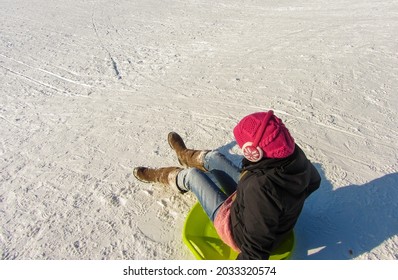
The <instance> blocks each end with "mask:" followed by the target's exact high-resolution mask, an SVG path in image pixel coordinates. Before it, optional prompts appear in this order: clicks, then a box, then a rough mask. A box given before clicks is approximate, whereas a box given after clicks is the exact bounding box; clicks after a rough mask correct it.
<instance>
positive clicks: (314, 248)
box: [292, 164, 398, 260]
mask: <svg viewBox="0 0 398 280" xmlns="http://www.w3.org/2000/svg"><path fill="white" fill-rule="evenodd" d="M315 166H316V168H317V170H318V171H319V173H320V175H321V177H322V183H321V186H320V188H319V189H318V190H317V191H316V192H315V193H313V194H312V195H311V196H310V197H309V198H308V200H307V202H306V204H305V206H304V208H303V211H302V213H301V216H300V218H299V220H298V222H297V224H296V227H295V233H296V237H297V239H296V240H297V243H296V248H295V251H294V253H293V256H292V258H293V259H313V260H314V259H328V260H344V259H352V258H355V257H357V256H359V255H361V254H363V253H366V252H370V251H371V250H372V249H374V248H376V247H377V246H379V245H380V244H381V243H383V242H384V241H386V240H388V239H390V238H392V237H394V236H395V235H397V234H398V211H397V209H398V199H397V198H398V173H392V174H387V175H384V176H383V177H381V178H378V179H375V180H373V181H370V182H368V183H366V184H364V185H360V186H358V185H349V186H345V187H340V188H338V189H336V190H333V187H332V184H331V183H330V182H329V181H328V180H327V179H326V177H325V174H324V172H323V171H322V169H321V168H320V165H319V164H316V165H315ZM391 242H393V241H392V240H391ZM378 258H382V259H396V258H398V252H386V253H385V254H384V255H382V256H379V257H378Z"/></svg>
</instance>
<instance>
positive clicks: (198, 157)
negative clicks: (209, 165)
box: [167, 132, 210, 171]
mask: <svg viewBox="0 0 398 280" xmlns="http://www.w3.org/2000/svg"><path fill="white" fill-rule="evenodd" d="M167 139H168V141H169V145H170V147H171V148H172V149H173V150H174V151H175V152H176V153H177V158H178V161H179V162H180V164H181V165H182V166H185V167H195V168H198V169H200V170H202V171H207V170H206V168H205V167H204V166H203V161H204V158H205V155H206V154H207V153H208V152H210V150H192V149H187V147H186V146H185V143H184V140H182V138H181V136H180V135H178V134H177V133H175V132H170V133H169V135H168V137H167Z"/></svg>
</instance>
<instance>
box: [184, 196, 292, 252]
mask: <svg viewBox="0 0 398 280" xmlns="http://www.w3.org/2000/svg"><path fill="white" fill-rule="evenodd" d="M182 238H183V242H184V243H185V245H186V246H187V247H188V249H189V250H190V251H191V252H192V254H193V255H194V256H195V258H196V259H198V260H235V259H236V258H237V256H238V253H237V252H235V251H234V250H232V249H231V248H230V247H229V246H228V245H226V244H225V243H224V242H223V241H222V240H221V239H220V237H219V236H218V234H217V232H216V229H215V228H214V226H213V223H212V222H211V221H210V219H209V218H208V217H207V215H206V213H205V211H204V210H203V208H202V206H201V205H200V204H199V202H197V203H196V204H195V205H194V206H193V207H192V209H191V210H190V211H189V213H188V216H187V218H186V220H185V224H184V228H183V233H182ZM294 239H295V238H294V233H293V231H292V232H291V234H290V235H289V236H288V238H287V239H286V240H285V241H284V242H283V243H282V244H281V245H280V246H279V247H278V248H277V249H276V250H275V251H274V252H272V254H271V256H270V260H284V259H288V258H289V257H290V255H291V253H292V251H293V248H294V241H295V240H294Z"/></svg>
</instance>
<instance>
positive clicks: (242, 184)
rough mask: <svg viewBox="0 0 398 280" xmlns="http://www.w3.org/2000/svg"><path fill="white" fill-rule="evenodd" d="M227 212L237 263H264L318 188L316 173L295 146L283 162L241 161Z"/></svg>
mask: <svg viewBox="0 0 398 280" xmlns="http://www.w3.org/2000/svg"><path fill="white" fill-rule="evenodd" d="M242 164H243V169H242V174H243V175H242V178H241V179H240V181H239V183H238V188H237V194H236V198H235V201H234V202H233V204H232V208H231V227H232V234H233V237H234V239H235V242H236V244H237V245H238V247H239V248H240V249H241V253H240V254H239V255H238V259H268V258H269V256H270V253H271V252H272V250H273V249H274V248H276V247H277V246H278V244H279V243H280V242H282V241H283V239H284V237H286V236H287V234H288V233H289V232H290V231H291V230H293V227H294V226H295V224H296V222H297V219H298V217H299V215H300V213H301V210H302V208H303V205H304V201H305V199H306V198H307V197H308V196H309V195H310V194H311V193H312V192H313V191H315V190H316V189H318V188H319V185H320V182H321V178H320V176H319V173H318V171H317V170H316V169H315V167H314V166H313V165H312V163H311V162H310V161H309V160H308V159H307V157H306V156H305V154H304V152H303V151H302V150H301V149H300V148H299V147H298V146H297V145H296V147H295V151H294V153H293V154H292V155H290V156H289V157H287V158H283V159H268V158H265V159H263V160H261V161H260V162H258V163H251V162H249V161H248V160H246V159H244V160H243V162H242Z"/></svg>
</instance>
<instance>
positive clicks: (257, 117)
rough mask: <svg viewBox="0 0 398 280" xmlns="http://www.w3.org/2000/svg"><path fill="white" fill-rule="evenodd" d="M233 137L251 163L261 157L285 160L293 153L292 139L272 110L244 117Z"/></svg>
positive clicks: (235, 129)
mask: <svg viewBox="0 0 398 280" xmlns="http://www.w3.org/2000/svg"><path fill="white" fill-rule="evenodd" d="M234 135H235V139H236V142H237V143H238V145H239V147H240V148H242V150H243V154H244V155H245V157H246V158H247V159H248V160H250V161H253V162H257V161H259V160H261V158H263V157H266V158H285V157H288V156H290V155H291V154H292V153H293V152H294V147H295V144H294V139H293V137H292V136H291V135H290V133H289V130H288V129H287V128H286V127H285V125H284V124H283V123H282V121H281V120H280V119H279V118H278V117H277V116H275V115H274V112H273V111H272V110H271V111H268V112H259V113H253V114H251V115H248V116H246V117H244V118H243V119H242V120H241V121H240V122H239V123H238V124H237V125H236V127H235V128H234Z"/></svg>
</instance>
